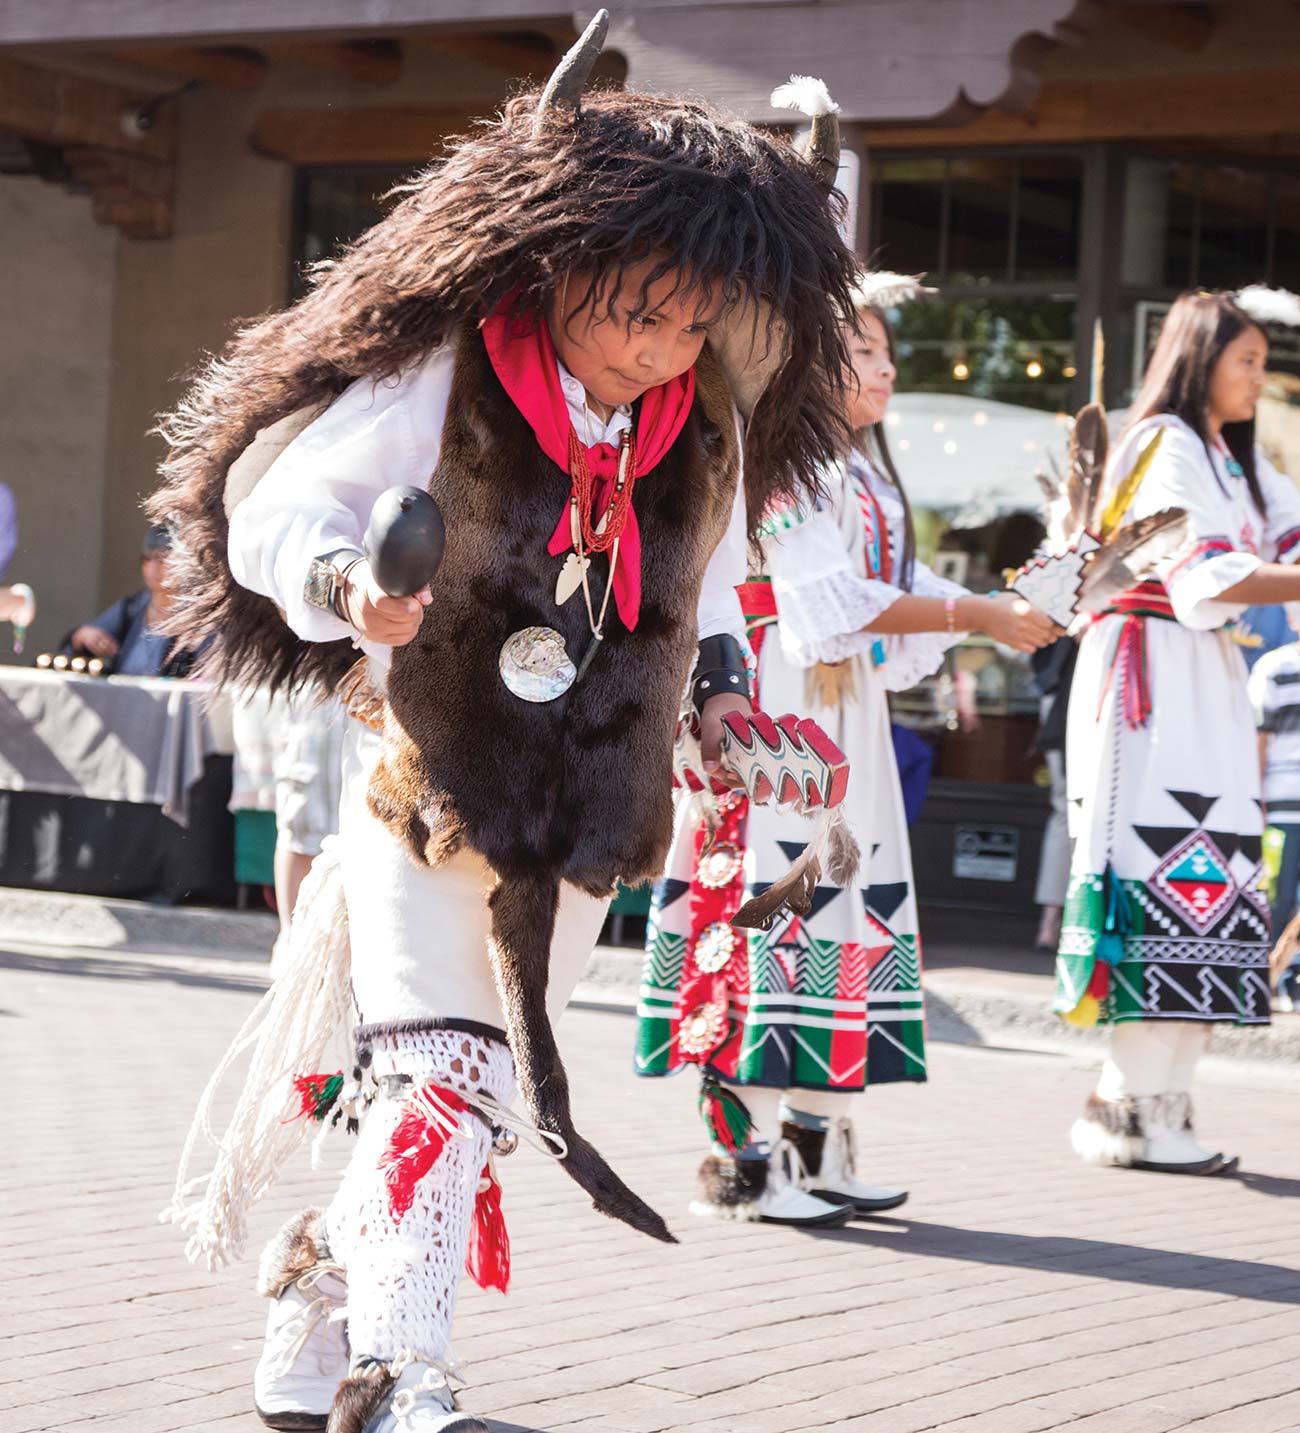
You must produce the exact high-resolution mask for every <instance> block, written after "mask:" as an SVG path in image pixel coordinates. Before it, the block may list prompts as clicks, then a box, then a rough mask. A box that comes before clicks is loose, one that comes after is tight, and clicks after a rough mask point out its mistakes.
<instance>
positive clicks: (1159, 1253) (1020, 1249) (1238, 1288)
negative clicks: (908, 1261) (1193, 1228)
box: [818, 1175, 1300, 1304]
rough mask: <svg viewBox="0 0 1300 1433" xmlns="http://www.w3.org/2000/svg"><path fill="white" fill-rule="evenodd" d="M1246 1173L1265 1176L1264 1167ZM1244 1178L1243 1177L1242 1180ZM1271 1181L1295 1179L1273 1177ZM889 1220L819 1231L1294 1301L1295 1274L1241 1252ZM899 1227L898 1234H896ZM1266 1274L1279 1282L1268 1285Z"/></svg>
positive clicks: (992, 1260) (1297, 1295)
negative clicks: (1224, 1255) (878, 1227)
mask: <svg viewBox="0 0 1300 1433" xmlns="http://www.w3.org/2000/svg"><path fill="white" fill-rule="evenodd" d="M1250 1178H1257V1179H1258V1178H1262V1179H1268V1178H1269V1176H1267V1175H1262V1176H1261V1175H1256V1176H1250ZM1243 1182H1244V1181H1243ZM1273 1182H1274V1183H1275V1184H1279V1185H1281V1184H1290V1185H1294V1184H1296V1183H1297V1181H1295V1180H1281V1179H1279V1180H1274V1181H1273ZM874 1222H876V1223H880V1224H887V1225H889V1226H890V1231H889V1233H888V1234H885V1233H883V1232H880V1233H878V1232H876V1231H875V1230H872V1229H870V1228H864V1227H862V1226H858V1227H856V1228H848V1229H828V1230H826V1231H825V1232H824V1233H820V1234H819V1235H818V1237H819V1238H821V1239H826V1240H834V1241H836V1242H838V1243H843V1244H867V1245H872V1246H876V1245H879V1246H880V1247H882V1248H888V1249H891V1250H895V1251H898V1250H900V1249H905V1250H906V1252H907V1253H909V1254H919V1255H921V1256H923V1257H924V1256H928V1257H930V1258H934V1259H958V1260H961V1261H962V1262H963V1263H970V1264H991V1265H994V1266H1000V1267H1003V1268H1012V1269H1041V1270H1043V1271H1044V1272H1045V1273H1054V1274H1071V1273H1072V1274H1077V1275H1079V1276H1080V1277H1083V1278H1093V1279H1113V1280H1115V1281H1117V1282H1119V1283H1125V1284H1144V1285H1148V1286H1150V1287H1153V1288H1164V1289H1196V1290H1199V1291H1201V1292H1204V1293H1211V1292H1220V1293H1234V1294H1241V1295H1243V1296H1245V1297H1247V1298H1251V1299H1258V1300H1260V1301H1262V1302H1264V1303H1272V1304H1300V1276H1297V1274H1296V1271H1295V1269H1294V1268H1287V1267H1285V1266H1283V1265H1281V1264H1262V1263H1255V1262H1253V1261H1252V1260H1249V1259H1220V1258H1216V1257H1215V1256H1213V1255H1207V1254H1186V1253H1181V1252H1179V1251H1178V1250H1176V1249H1153V1248H1146V1247H1143V1246H1142V1245H1140V1244H1112V1243H1110V1242H1109V1241H1107V1240H1104V1239H1069V1238H1062V1237H1060V1236H1058V1235H1051V1234H1049V1235H1042V1236H1038V1235H1033V1234H1006V1233H1002V1232H998V1231H994V1230H989V1229H957V1228H953V1227H952V1226H951V1225H948V1224H922V1223H917V1222H916V1221H913V1220H909V1219H878V1220H876V1221H874ZM900 1234H902V1236H903V1237H902V1239H901V1240H900V1237H899V1236H900ZM1270 1275H1275V1276H1277V1280H1278V1283H1279V1287H1278V1288H1276V1289H1270V1288H1268V1287H1267V1281H1268V1279H1269V1276H1270Z"/></svg>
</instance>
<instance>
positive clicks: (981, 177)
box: [872, 151, 1083, 286]
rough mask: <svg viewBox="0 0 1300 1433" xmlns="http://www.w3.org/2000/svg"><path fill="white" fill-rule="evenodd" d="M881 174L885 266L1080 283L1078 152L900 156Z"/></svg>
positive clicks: (946, 276) (879, 258)
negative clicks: (948, 156)
mask: <svg viewBox="0 0 1300 1433" xmlns="http://www.w3.org/2000/svg"><path fill="white" fill-rule="evenodd" d="M873 175H874V179H873V188H872V214H873V223H874V226H875V235H874V243H873V253H874V256H875V259H876V262H877V263H879V264H880V265H882V266H883V267H886V268H892V269H900V270H905V271H907V272H909V273H915V272H924V273H927V274H929V275H930V277H931V279H936V280H939V281H940V282H943V283H945V284H971V285H980V286H982V285H986V284H994V283H995V284H1003V283H1028V282H1035V281H1042V280H1057V279H1059V280H1063V281H1067V282H1073V279H1074V276H1075V273H1076V272H1077V270H1078V263H1079V259H1078V252H1079V240H1078V233H1079V218H1080V212H1081V206H1082V202H1083V165H1082V162H1081V160H1080V159H1079V156H1078V155H1077V154H1072V153H1058V152H1056V151H1048V152H1046V153H1039V154H1030V155H965V156H960V157H956V158H951V159H930V158H924V157H921V158H912V157H911V156H890V157H888V158H882V159H879V160H877V161H875V163H874V166H873Z"/></svg>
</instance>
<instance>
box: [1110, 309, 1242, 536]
mask: <svg viewBox="0 0 1300 1433" xmlns="http://www.w3.org/2000/svg"><path fill="white" fill-rule="evenodd" d="M1250 328H1254V329H1258V330H1259V332H1260V333H1261V334H1263V335H1264V338H1265V341H1267V339H1268V334H1267V333H1265V332H1264V328H1263V325H1262V324H1260V323H1259V322H1258V320H1256V319H1253V318H1251V316H1250V315H1249V314H1248V313H1247V312H1246V311H1245V310H1244V309H1243V308H1241V307H1240V306H1239V305H1238V304H1237V302H1236V300H1235V298H1234V297H1233V295H1232V294H1229V293H1223V292H1219V293H1207V292H1206V291H1205V290H1204V289H1201V290H1198V291H1197V292H1194V293H1186V294H1180V295H1179V297H1178V298H1177V299H1176V300H1175V301H1174V305H1173V307H1172V308H1171V309H1170V310H1169V312H1168V313H1167V314H1166V315H1165V321H1164V325H1163V327H1162V328H1161V330H1160V338H1159V340H1158V342H1157V343H1156V347H1155V352H1154V353H1153V354H1152V355H1151V361H1150V363H1148V364H1147V371H1146V376H1145V377H1144V378H1143V380H1142V387H1141V389H1140V390H1139V392H1138V396H1137V397H1136V398H1135V399H1134V401H1133V406H1132V408H1131V409H1130V410H1129V417H1128V427H1130V428H1131V427H1132V426H1133V424H1135V423H1140V422H1141V421H1142V420H1143V419H1144V418H1154V417H1156V416H1157V415H1159V414H1161V413H1172V414H1173V415H1174V416H1175V417H1176V418H1181V419H1182V420H1183V422H1184V423H1186V424H1187V426H1188V427H1189V428H1191V429H1192V431H1193V432H1194V433H1195V434H1196V436H1197V437H1198V438H1200V440H1201V442H1202V443H1203V444H1204V445H1205V451H1206V454H1207V455H1209V453H1210V429H1209V422H1208V413H1209V405H1210V383H1211V381H1212V379H1213V377H1214V369H1215V365H1216V364H1217V363H1218V361H1219V359H1220V358H1221V357H1222V356H1223V350H1224V349H1225V348H1227V346H1228V345H1229V344H1230V343H1231V342H1232V341H1233V339H1235V338H1239V337H1240V336H1241V335H1242V334H1243V333H1245V331H1246V330H1247V329H1250ZM1223 441H1224V443H1225V444H1226V445H1227V448H1228V451H1229V452H1230V453H1231V454H1232V456H1233V457H1234V458H1235V459H1236V460H1237V462H1239V463H1240V464H1241V469H1242V472H1243V473H1245V475H1246V484H1247V486H1248V487H1249V489H1250V495H1251V497H1252V498H1253V499H1254V502H1255V506H1256V508H1257V509H1258V510H1259V512H1260V515H1261V516H1262V515H1263V514H1264V512H1265V505H1264V493H1263V489H1262V488H1261V487H1260V485H1259V473H1258V472H1257V471H1256V468H1255V420H1254V418H1250V419H1247V421H1245V422H1244V423H1225V424H1224V425H1223ZM1210 466H1211V468H1214V462H1213V459H1211V462H1210ZM1217 471H1218V470H1217V469H1215V472H1216V473H1217Z"/></svg>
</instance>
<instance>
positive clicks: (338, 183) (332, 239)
mask: <svg viewBox="0 0 1300 1433" xmlns="http://www.w3.org/2000/svg"><path fill="white" fill-rule="evenodd" d="M406 175H407V171H406V170H404V169H397V168H394V167H392V166H391V165H382V166H378V165H366V166H356V165H347V166H329V167H320V168H304V169H300V170H299V171H298V175H297V193H296V195H295V201H296V212H295V220H296V222H295V224H294V236H293V270H292V273H291V276H290V286H291V289H292V292H293V296H294V297H295V298H296V297H297V296H298V295H299V294H301V293H302V291H303V288H304V284H303V276H304V274H305V273H306V270H307V269H308V268H309V267H310V266H311V265H312V264H314V263H316V262H317V261H318V260H320V259H326V258H329V257H330V255H332V254H336V253H337V252H338V250H339V249H340V248H341V247H342V246H343V245H344V244H350V243H351V242H352V241H353V240H354V239H359V238H360V237H361V235H362V234H364V233H365V232H366V230H367V229H369V228H370V226H371V225H372V224H375V223H378V221H379V220H380V219H382V218H383V217H384V215H385V214H386V213H387V212H388V210H389V209H390V208H391V206H392V203H393V199H392V196H391V191H392V188H393V186H394V185H395V184H398V183H400V182H401V180H403V179H404V178H405V177H406Z"/></svg>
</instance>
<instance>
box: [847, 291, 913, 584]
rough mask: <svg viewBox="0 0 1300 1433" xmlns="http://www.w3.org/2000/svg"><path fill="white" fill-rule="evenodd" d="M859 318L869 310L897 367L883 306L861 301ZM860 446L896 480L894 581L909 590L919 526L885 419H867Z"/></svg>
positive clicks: (858, 435) (857, 309)
mask: <svg viewBox="0 0 1300 1433" xmlns="http://www.w3.org/2000/svg"><path fill="white" fill-rule="evenodd" d="M853 313H854V318H855V326H856V319H857V318H858V317H860V316H861V315H862V314H870V315H871V317H872V318H874V319H875V320H876V321H877V322H878V323H879V324H880V326H881V328H883V329H884V331H885V343H886V345H887V346H888V348H889V361H890V363H892V364H893V365H894V367H895V368H897V367H898V348H897V346H896V344H895V342H894V330H893V326H892V325H891V324H890V322H889V319H888V318H887V317H886V315H885V310H884V309H883V308H877V307H876V305H875V304H862V305H859V306H856V307H855V308H854V310H853ZM854 437H855V439H856V441H857V445H858V447H859V448H860V449H861V450H862V452H863V453H865V454H866V456H867V457H868V458H869V459H870V460H871V462H872V464H873V466H875V467H877V468H880V469H881V470H882V471H883V472H884V474H885V477H886V478H888V480H889V481H890V482H891V483H892V484H893V486H894V491H895V492H896V493H897V494H898V497H899V501H900V502H901V503H902V504H903V554H902V560H901V561H900V562H899V565H898V571H897V572H896V573H895V574H894V581H895V582H897V584H898V586H899V587H901V588H902V589H903V591H904V592H910V591H911V588H912V571H913V569H914V567H915V566H916V527H915V525H914V523H913V521H912V504H911V503H910V502H908V500H907V490H906V489H905V488H904V487H903V480H902V478H900V477H899V476H898V469H897V468H896V467H895V466H894V455H893V454H892V453H891V452H890V451H889V443H888V442H887V441H886V439H885V425H884V422H883V421H882V422H879V423H868V424H867V426H866V427H865V428H859V429H858V431H857V433H856V434H855V435H854Z"/></svg>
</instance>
